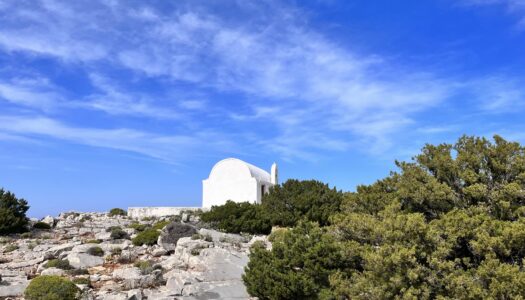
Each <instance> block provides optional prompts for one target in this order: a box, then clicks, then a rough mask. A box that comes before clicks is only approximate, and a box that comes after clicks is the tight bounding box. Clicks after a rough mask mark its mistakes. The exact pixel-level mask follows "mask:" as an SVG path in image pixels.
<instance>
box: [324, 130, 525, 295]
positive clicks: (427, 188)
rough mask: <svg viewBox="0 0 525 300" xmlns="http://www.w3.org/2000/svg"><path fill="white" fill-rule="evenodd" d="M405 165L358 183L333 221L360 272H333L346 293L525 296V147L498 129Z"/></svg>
mask: <svg viewBox="0 0 525 300" xmlns="http://www.w3.org/2000/svg"><path fill="white" fill-rule="evenodd" d="M397 165H398V167H399V168H400V172H398V173H393V174H392V175H391V176H389V177H388V178H386V179H383V180H380V181H378V182H376V183H374V184H372V185H370V186H360V187H358V189H357V192H356V193H353V194H349V195H347V197H346V198H345V200H344V201H343V204H342V212H341V213H340V214H338V215H337V216H335V217H334V218H333V222H334V224H335V225H334V229H335V232H337V234H338V235H339V240H340V243H341V245H342V247H344V248H347V249H348V248H352V247H353V249H357V250H358V252H357V253H358V256H359V260H360V261H361V269H362V270H358V269H355V270H350V271H349V270H346V271H344V270H341V271H339V272H337V273H336V274H334V275H332V276H331V286H332V289H333V290H334V292H335V293H336V294H337V295H338V296H340V297H343V298H348V299H379V298H381V299H394V298H403V299H408V298H417V299H435V298H441V299H518V298H520V297H522V295H525V274H524V273H523V271H522V268H523V259H524V258H525V217H523V214H524V206H523V205H524V204H525V190H524V188H525V151H524V148H523V147H521V146H520V145H519V144H518V143H511V142H508V141H505V140H504V139H503V138H501V137H499V136H495V137H494V143H492V142H490V141H488V140H486V139H484V138H476V137H466V136H464V137H462V138H460V139H459V140H458V142H457V143H456V144H455V145H449V144H441V145H437V146H435V145H426V146H425V147H424V148H423V151H422V153H421V154H420V155H418V156H416V157H415V160H414V161H413V162H411V163H397Z"/></svg>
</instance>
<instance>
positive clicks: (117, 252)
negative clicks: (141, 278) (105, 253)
mask: <svg viewBox="0 0 525 300" xmlns="http://www.w3.org/2000/svg"><path fill="white" fill-rule="evenodd" d="M111 254H113V255H120V254H122V248H119V247H117V248H112V249H111Z"/></svg>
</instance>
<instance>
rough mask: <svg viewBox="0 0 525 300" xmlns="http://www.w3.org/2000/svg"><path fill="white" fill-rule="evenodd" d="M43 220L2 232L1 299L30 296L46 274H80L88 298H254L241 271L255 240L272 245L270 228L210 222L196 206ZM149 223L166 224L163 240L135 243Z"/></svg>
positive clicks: (84, 296)
mask: <svg viewBox="0 0 525 300" xmlns="http://www.w3.org/2000/svg"><path fill="white" fill-rule="evenodd" d="M42 223H45V224H47V225H49V228H48V226H42V225H41V226H35V227H40V228H42V229H33V230H32V231H31V232H29V233H24V234H21V235H16V236H10V237H2V238H1V243H2V245H1V250H2V251H1V252H2V253H1V254H0V275H1V281H0V299H23V294H24V290H25V288H26V287H27V286H28V284H29V282H30V281H31V280H32V279H33V278H35V277H36V276H38V275H58V276H63V277H66V278H69V279H71V280H73V282H74V283H75V284H77V286H78V287H79V288H80V289H81V290H82V299H105V300H109V299H111V300H117V299H118V300H120V299H122V300H124V299H130V300H131V299H134V300H141V299H249V298H250V297H249V295H248V294H247V292H246V288H245V286H244V284H243V282H242V278H241V276H242V273H243V270H244V267H245V265H246V264H247V262H248V252H249V248H250V246H251V244H253V243H254V242H255V241H259V240H260V241H263V242H265V243H267V245H268V246H269V244H268V242H267V239H266V237H265V236H244V235H235V234H226V233H222V232H218V231H214V230H210V229H206V228H204V227H203V225H202V224H200V222H199V220H198V217H197V216H194V215H191V214H182V216H176V217H171V218H158V219H153V218H144V219H140V220H137V219H132V218H130V217H127V216H119V215H117V216H110V215H108V214H107V213H72V212H70V213H62V214H61V215H60V216H58V217H57V218H53V217H46V218H44V219H43V220H41V221H40V224H42ZM145 228H149V229H152V228H153V229H155V228H162V229H158V230H160V231H161V233H160V235H159V237H158V240H157V241H156V243H150V244H149V245H148V244H144V245H141V246H138V245H136V244H137V243H135V245H134V243H132V240H133V238H135V237H136V236H137V235H138V234H140V233H141V232H142V231H144V230H145ZM151 244H152V245H151Z"/></svg>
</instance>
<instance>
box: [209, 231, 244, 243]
mask: <svg viewBox="0 0 525 300" xmlns="http://www.w3.org/2000/svg"><path fill="white" fill-rule="evenodd" d="M199 234H201V235H202V236H209V237H211V240H212V241H213V242H215V243H219V242H221V243H247V242H248V241H249V238H248V237H245V236H242V235H240V234H233V233H225V232H220V231H217V230H212V229H206V228H201V229H200V230H199Z"/></svg>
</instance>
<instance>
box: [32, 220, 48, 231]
mask: <svg viewBox="0 0 525 300" xmlns="http://www.w3.org/2000/svg"><path fill="white" fill-rule="evenodd" d="M33 228H34V229H42V230H49V229H51V225H49V224H47V223H44V222H36V223H35V224H34V225H33Z"/></svg>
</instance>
